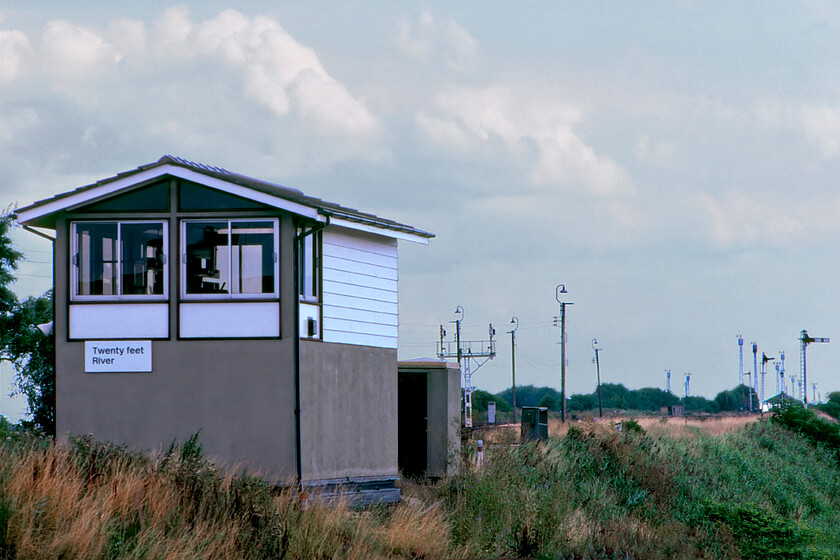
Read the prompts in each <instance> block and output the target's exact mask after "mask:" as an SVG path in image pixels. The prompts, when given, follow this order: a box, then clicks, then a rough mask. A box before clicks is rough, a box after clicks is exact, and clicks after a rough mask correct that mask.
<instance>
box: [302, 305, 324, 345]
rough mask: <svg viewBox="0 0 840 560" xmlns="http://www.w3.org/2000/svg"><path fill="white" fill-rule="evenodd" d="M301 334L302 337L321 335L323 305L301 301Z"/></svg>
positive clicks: (318, 336) (317, 336)
mask: <svg viewBox="0 0 840 560" xmlns="http://www.w3.org/2000/svg"><path fill="white" fill-rule="evenodd" d="M298 316H299V319H300V326H299V327H298V328H299V329H300V336H301V338H320V337H321V306H320V305H312V304H311V303H301V304H300V312H299V313H298Z"/></svg>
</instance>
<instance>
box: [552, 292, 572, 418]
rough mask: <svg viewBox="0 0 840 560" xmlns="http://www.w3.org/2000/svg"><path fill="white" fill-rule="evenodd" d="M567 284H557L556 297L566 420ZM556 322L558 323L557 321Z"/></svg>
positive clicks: (562, 410) (563, 408) (562, 406)
mask: <svg viewBox="0 0 840 560" xmlns="http://www.w3.org/2000/svg"><path fill="white" fill-rule="evenodd" d="M566 293H568V292H567V291H566V285H565V284H557V288H555V290H554V298H555V299H556V300H557V303H559V304H560V400H561V401H563V402H562V403H561V406H560V420H561V421H562V422H565V421H566V306H567V305H572V303H571V302H567V301H561V298H560V294H566ZM555 324H556V323H555Z"/></svg>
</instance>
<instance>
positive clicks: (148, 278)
mask: <svg viewBox="0 0 840 560" xmlns="http://www.w3.org/2000/svg"><path fill="white" fill-rule="evenodd" d="M165 239H166V223H165V222H75V223H73V224H72V227H71V243H72V248H71V249H72V253H73V265H74V266H73V267H72V268H71V283H72V285H73V289H72V298H73V299H76V300H84V299H91V300H96V299H165V298H166V294H167V289H166V277H167V274H166V267H165V266H164V265H165V264H166V254H167V251H166V243H165Z"/></svg>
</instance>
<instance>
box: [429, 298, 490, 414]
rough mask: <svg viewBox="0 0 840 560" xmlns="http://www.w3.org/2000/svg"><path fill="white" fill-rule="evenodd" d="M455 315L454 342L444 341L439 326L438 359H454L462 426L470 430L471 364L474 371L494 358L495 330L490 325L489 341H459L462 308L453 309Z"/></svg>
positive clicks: (472, 388)
mask: <svg viewBox="0 0 840 560" xmlns="http://www.w3.org/2000/svg"><path fill="white" fill-rule="evenodd" d="M455 314H456V315H459V316H460V317H459V318H458V319H456V320H455V321H450V322H452V323H455V340H446V330H445V329H444V328H443V325H441V326H440V342H438V349H437V356H438V358H456V359H457V360H458V366H459V367H460V368H461V372H462V373H463V378H464V426H465V427H467V428H471V427H472V425H473V421H472V393H473V391H474V390H475V387H474V386H473V384H472V373H473V371H474V370H472V363H473V362H475V371H477V370H478V368H480V367H481V366H483V365H484V364H485V363H487V361H488V360H492V359H493V358H495V357H496V341H495V340H493V337H494V336H495V335H496V329H494V328H493V324H492V323H491V324H490V328H489V334H490V340H481V341H475V340H461V322H462V321H463V320H464V308H463V307H461V306H460V305H459V306H458V307H457V308H456V309H455Z"/></svg>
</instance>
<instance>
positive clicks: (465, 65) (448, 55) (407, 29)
mask: <svg viewBox="0 0 840 560" xmlns="http://www.w3.org/2000/svg"><path fill="white" fill-rule="evenodd" d="M398 28H399V30H398V31H399V33H398V35H397V38H396V45H397V47H398V48H399V49H400V50H402V51H403V52H405V53H406V54H408V55H409V56H411V57H412V58H415V59H418V60H423V61H425V62H437V61H440V62H442V63H443V64H444V65H445V66H446V67H447V68H449V69H450V70H453V71H456V72H462V71H464V70H467V69H469V67H470V66H471V65H472V63H473V62H474V60H475V58H476V55H477V53H478V41H477V40H476V39H475V37H473V36H472V35H471V34H470V33H469V32H468V31H467V30H465V29H464V28H463V27H461V26H460V25H458V23H457V22H456V21H455V20H454V19H451V18H450V19H448V20H446V21H445V22H442V23H441V22H438V21H436V20H435V18H434V17H433V16H432V14H431V12H430V11H429V10H428V9H427V10H424V11H423V13H422V14H421V16H420V19H419V21H418V22H417V23H416V25H412V24H411V23H410V22H409V21H408V20H407V19H403V20H401V21H400V22H399V23H398Z"/></svg>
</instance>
